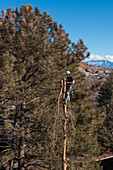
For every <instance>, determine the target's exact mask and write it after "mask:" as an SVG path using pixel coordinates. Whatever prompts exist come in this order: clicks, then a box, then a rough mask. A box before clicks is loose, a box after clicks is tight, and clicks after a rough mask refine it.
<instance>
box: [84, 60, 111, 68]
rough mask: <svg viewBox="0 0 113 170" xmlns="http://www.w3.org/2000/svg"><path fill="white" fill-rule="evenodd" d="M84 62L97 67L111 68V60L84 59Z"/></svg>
mask: <svg viewBox="0 0 113 170" xmlns="http://www.w3.org/2000/svg"><path fill="white" fill-rule="evenodd" d="M85 63H87V64H89V65H94V66H97V67H106V68H113V62H111V61H108V60H90V61H86V62H85Z"/></svg>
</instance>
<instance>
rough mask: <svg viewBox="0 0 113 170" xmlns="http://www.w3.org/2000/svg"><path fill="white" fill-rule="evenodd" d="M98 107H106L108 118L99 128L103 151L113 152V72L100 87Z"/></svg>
mask: <svg viewBox="0 0 113 170" xmlns="http://www.w3.org/2000/svg"><path fill="white" fill-rule="evenodd" d="M96 100H97V107H98V109H100V108H102V107H105V109H106V111H105V113H106V118H105V121H104V123H103V125H102V126H101V128H100V130H99V142H100V144H101V146H102V148H101V151H102V153H103V152H113V137H112V136H113V134H112V133H113V132H112V129H113V107H112V105H113V73H111V74H110V76H109V77H108V78H107V81H106V82H105V83H103V85H102V86H101V88H100V91H99V94H98V96H97V98H96Z"/></svg>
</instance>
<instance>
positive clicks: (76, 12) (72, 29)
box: [0, 0, 113, 61]
mask: <svg viewBox="0 0 113 170" xmlns="http://www.w3.org/2000/svg"><path fill="white" fill-rule="evenodd" d="M22 4H25V5H27V4H32V5H33V7H35V6H38V7H39V9H40V10H41V12H43V11H47V12H48V13H49V14H50V15H51V16H52V18H53V19H54V20H55V21H57V22H58V24H60V23H61V24H62V25H63V27H64V29H65V30H66V32H67V33H69V38H70V39H71V41H72V42H75V43H76V42H77V41H78V40H79V39H80V38H82V39H83V41H84V43H85V44H86V45H87V47H88V49H89V51H90V53H91V57H90V58H91V59H107V60H109V61H113V0H15V1H14V0H4V1H1V5H0V13H1V11H2V9H6V8H9V7H10V8H14V7H15V6H17V7H20V6H21V5H22Z"/></svg>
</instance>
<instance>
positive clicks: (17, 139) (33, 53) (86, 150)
mask: <svg viewBox="0 0 113 170" xmlns="http://www.w3.org/2000/svg"><path fill="white" fill-rule="evenodd" d="M0 48H1V50H0V78H1V79H0V106H1V110H0V113H1V116H2V117H3V118H4V127H3V129H4V131H6V134H7V140H8V146H9V148H8V149H7V150H5V151H4V152H3V154H2V158H1V164H3V165H4V166H5V167H7V166H10V168H12V169H13V168H14V166H15V163H18V167H17V168H18V169H22V170H24V169H27V168H29V166H31V165H36V164H37V166H38V167H42V168H43V169H44V168H45V169H61V162H62V160H61V157H62V148H63V146H62V145H63V143H62V137H63V135H62V133H63V132H62V129H63V119H64V116H63V110H62V102H61V100H60V103H59V105H58V96H59V91H60V83H61V80H62V79H63V78H64V76H65V72H66V70H70V71H71V72H72V73H73V76H74V78H75V80H76V87H77V90H76V91H75V97H74V99H73V100H72V102H71V103H70V104H69V106H68V114H69V119H68V127H67V133H68V139H67V141H68V146H67V149H68V151H67V155H69V163H70V166H71V167H70V168H72V162H73V161H72V157H73V156H76V157H74V160H77V158H78V156H80V161H79V163H78V164H76V161H75V163H74V167H75V168H76V169H77V167H78V166H79V168H80V166H81V168H82V169H84V170H85V169H88V168H89V169H94V166H95V165H94V166H93V164H92V162H94V161H93V156H95V153H96V152H97V149H98V144H97V134H96V131H97V127H96V126H97V124H98V115H97V114H96V113H95V111H94V108H93V105H92V97H91V93H90V91H89V90H88V89H85V88H84V87H83V80H84V75H82V73H80V72H79V71H78V67H79V64H80V62H81V61H82V60H83V59H85V58H86V57H88V56H89V53H87V47H86V46H85V45H84V43H83V41H82V40H80V41H78V43H77V44H74V43H71V42H70V40H69V38H68V34H66V33H65V30H64V29H63V27H62V25H61V24H60V25H59V26H58V25H57V23H56V22H55V21H54V20H53V19H52V18H51V16H50V15H48V14H47V12H44V14H41V12H40V11H39V9H38V7H36V8H35V11H33V9H32V5H28V6H25V5H22V6H21V8H20V11H19V10H18V9H17V8H14V10H13V11H12V10H11V9H10V8H9V9H7V13H6V14H5V10H3V14H2V16H1V18H0ZM90 158H91V159H90ZM8 161H9V162H10V163H9V164H7V162H8Z"/></svg>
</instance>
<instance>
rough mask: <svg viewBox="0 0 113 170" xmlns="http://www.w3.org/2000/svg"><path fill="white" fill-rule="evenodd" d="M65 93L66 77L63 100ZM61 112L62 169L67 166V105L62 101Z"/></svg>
mask: <svg viewBox="0 0 113 170" xmlns="http://www.w3.org/2000/svg"><path fill="white" fill-rule="evenodd" d="M65 93H66V79H65V78H64V80H63V99H64V100H65ZM63 112H64V122H63V153H62V170H66V168H67V160H66V124H67V105H66V104H65V103H63Z"/></svg>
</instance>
